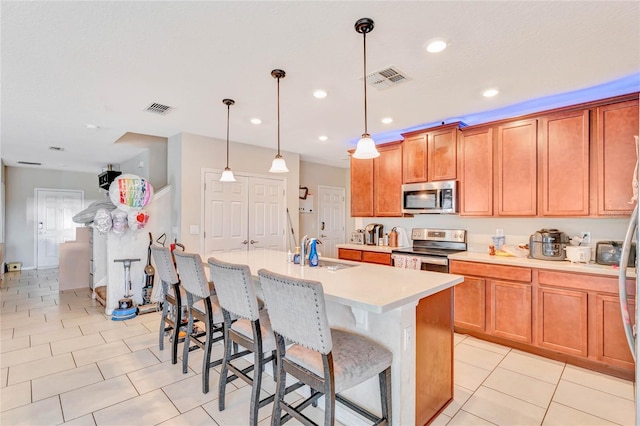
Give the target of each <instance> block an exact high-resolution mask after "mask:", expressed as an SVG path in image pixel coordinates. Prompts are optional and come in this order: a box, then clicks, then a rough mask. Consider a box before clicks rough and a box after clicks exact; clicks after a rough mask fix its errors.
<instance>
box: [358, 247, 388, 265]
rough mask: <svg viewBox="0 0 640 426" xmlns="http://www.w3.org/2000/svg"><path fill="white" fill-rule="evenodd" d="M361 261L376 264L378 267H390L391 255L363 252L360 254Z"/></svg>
mask: <svg viewBox="0 0 640 426" xmlns="http://www.w3.org/2000/svg"><path fill="white" fill-rule="evenodd" d="M362 261H363V262H368V263H378V264H380V265H391V254H390V253H380V252H376V251H366V250H364V251H363V252H362Z"/></svg>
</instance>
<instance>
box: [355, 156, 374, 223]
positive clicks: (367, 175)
mask: <svg viewBox="0 0 640 426" xmlns="http://www.w3.org/2000/svg"><path fill="white" fill-rule="evenodd" d="M350 179H351V216H352V217H371V216H373V160H372V159H370V160H358V159H356V158H353V156H352V157H351V176H350Z"/></svg>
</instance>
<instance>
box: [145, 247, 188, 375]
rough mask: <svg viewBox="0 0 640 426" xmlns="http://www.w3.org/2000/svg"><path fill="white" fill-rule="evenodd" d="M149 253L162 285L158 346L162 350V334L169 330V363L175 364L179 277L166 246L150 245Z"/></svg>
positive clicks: (180, 300) (177, 338)
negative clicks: (171, 312) (171, 313)
mask: <svg viewBox="0 0 640 426" xmlns="http://www.w3.org/2000/svg"><path fill="white" fill-rule="evenodd" d="M151 254H152V255H153V260H154V261H155V263H156V272H157V273H158V277H159V278H160V282H161V285H162V317H161V319H160V336H159V343H158V346H159V347H160V350H161V351H162V350H164V336H165V334H166V333H167V332H171V339H170V342H171V363H172V364H177V362H178V342H179V340H180V338H179V337H180V335H179V333H180V324H181V323H182V318H181V314H182V309H181V308H180V307H181V306H182V297H181V292H180V279H179V278H178V274H177V272H176V267H175V265H174V264H173V256H171V251H170V250H169V249H168V248H165V247H160V246H151ZM169 310H172V311H173V315H170V312H169Z"/></svg>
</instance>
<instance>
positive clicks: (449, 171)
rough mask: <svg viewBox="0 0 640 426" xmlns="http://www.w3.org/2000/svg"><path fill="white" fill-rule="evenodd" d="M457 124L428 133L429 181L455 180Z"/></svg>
mask: <svg viewBox="0 0 640 426" xmlns="http://www.w3.org/2000/svg"><path fill="white" fill-rule="evenodd" d="M459 124H460V123H455V124H449V125H446V126H442V127H441V128H439V129H437V130H433V131H430V132H429V140H428V142H427V160H428V164H429V166H428V167H427V169H428V171H429V181H436V180H453V179H455V178H456V176H457V168H458V164H457V161H458V133H459V130H458V126H459Z"/></svg>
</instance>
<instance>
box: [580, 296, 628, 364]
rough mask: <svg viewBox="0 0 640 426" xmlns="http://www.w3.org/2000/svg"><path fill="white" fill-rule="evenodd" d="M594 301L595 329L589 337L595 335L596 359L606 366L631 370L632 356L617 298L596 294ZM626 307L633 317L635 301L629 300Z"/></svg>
mask: <svg viewBox="0 0 640 426" xmlns="http://www.w3.org/2000/svg"><path fill="white" fill-rule="evenodd" d="M595 299H596V312H595V317H596V318H595V322H596V329H595V333H589V335H590V336H591V335H593V334H595V341H596V354H595V355H596V357H597V358H598V359H599V360H601V361H604V362H606V363H607V364H611V365H616V366H619V367H623V368H627V369H630V370H633V368H634V361H633V356H632V355H631V350H630V349H629V345H628V344H627V337H626V335H625V333H624V328H623V326H622V316H621V315H620V302H619V301H618V297H617V296H612V295H605V294H597V295H596V296H595ZM627 306H628V307H629V315H630V316H632V317H633V315H634V312H635V299H634V298H629V299H628V303H627Z"/></svg>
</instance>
